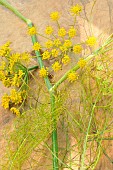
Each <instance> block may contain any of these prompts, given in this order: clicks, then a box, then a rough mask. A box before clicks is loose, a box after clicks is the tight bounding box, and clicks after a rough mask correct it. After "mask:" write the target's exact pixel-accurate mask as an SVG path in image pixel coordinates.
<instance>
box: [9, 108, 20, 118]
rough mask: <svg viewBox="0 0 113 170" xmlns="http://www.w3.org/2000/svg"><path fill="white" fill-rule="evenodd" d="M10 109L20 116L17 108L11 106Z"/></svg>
mask: <svg viewBox="0 0 113 170" xmlns="http://www.w3.org/2000/svg"><path fill="white" fill-rule="evenodd" d="M10 111H11V112H13V113H15V114H16V115H17V116H20V111H19V110H18V109H17V108H15V107H12V108H11V109H10Z"/></svg>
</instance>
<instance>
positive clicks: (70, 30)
mask: <svg viewBox="0 0 113 170" xmlns="http://www.w3.org/2000/svg"><path fill="white" fill-rule="evenodd" d="M68 34H69V37H70V38H73V37H75V36H76V29H75V28H73V27H71V28H70V29H69V31H68Z"/></svg>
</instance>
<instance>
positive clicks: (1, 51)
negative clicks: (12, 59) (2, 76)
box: [0, 41, 11, 57]
mask: <svg viewBox="0 0 113 170" xmlns="http://www.w3.org/2000/svg"><path fill="white" fill-rule="evenodd" d="M10 44H11V42H9V41H8V42H7V43H6V44H4V45H2V46H1V47H0V56H2V57H6V56H8V55H9V54H10V51H11V48H10V47H9V46H10Z"/></svg>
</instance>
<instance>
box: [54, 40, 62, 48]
mask: <svg viewBox="0 0 113 170" xmlns="http://www.w3.org/2000/svg"><path fill="white" fill-rule="evenodd" d="M53 44H54V45H55V46H56V47H59V46H60V45H61V41H60V40H59V39H55V40H54V42H53Z"/></svg>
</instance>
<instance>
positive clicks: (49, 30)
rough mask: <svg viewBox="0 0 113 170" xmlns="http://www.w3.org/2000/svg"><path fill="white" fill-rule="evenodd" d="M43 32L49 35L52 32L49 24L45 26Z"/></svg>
mask: <svg viewBox="0 0 113 170" xmlns="http://www.w3.org/2000/svg"><path fill="white" fill-rule="evenodd" d="M45 33H46V34H47V35H51V34H52V33H53V28H52V27H51V26H47V27H46V29H45Z"/></svg>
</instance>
